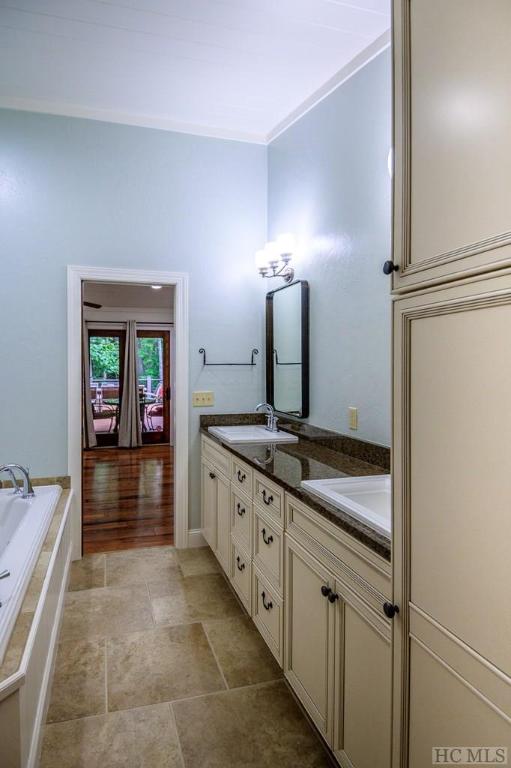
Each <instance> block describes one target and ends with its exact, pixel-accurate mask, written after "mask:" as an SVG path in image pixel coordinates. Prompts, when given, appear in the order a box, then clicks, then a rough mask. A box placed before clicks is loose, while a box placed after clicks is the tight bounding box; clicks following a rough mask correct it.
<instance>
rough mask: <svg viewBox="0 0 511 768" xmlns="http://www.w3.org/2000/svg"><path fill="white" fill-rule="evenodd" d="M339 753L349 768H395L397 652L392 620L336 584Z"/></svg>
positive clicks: (336, 722) (336, 725)
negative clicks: (394, 652)
mask: <svg viewBox="0 0 511 768" xmlns="http://www.w3.org/2000/svg"><path fill="white" fill-rule="evenodd" d="M336 594H339V596H340V597H339V600H338V601H337V617H336V618H337V631H336V646H335V661H336V670H337V679H336V685H337V688H336V695H335V708H334V709H335V747H334V750H335V754H336V757H337V759H338V760H339V762H340V764H341V765H342V766H346V768H375V766H378V768H389V766H390V760H391V719H392V707H391V696H392V650H391V628H390V626H389V622H388V620H386V619H385V618H384V617H383V616H382V617H380V616H378V615H376V614H375V612H374V611H373V610H371V609H370V608H368V607H367V606H366V605H364V604H363V603H362V601H361V600H358V599H357V598H356V596H354V595H353V596H350V598H349V599H348V598H346V599H343V595H342V587H340V586H339V585H337V586H336Z"/></svg>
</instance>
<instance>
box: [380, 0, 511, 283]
mask: <svg viewBox="0 0 511 768" xmlns="http://www.w3.org/2000/svg"><path fill="white" fill-rule="evenodd" d="M510 33H511V3H510V2H509V0H485V2H481V0H448V2H446V1H445V0H414V2H411V0H395V2H394V65H395V66H394V75H395V81H394V86H395V120H394V123H395V127H394V130H395V152H396V155H395V178H394V183H395V187H394V257H393V258H394V262H395V263H396V264H398V265H399V271H398V272H397V273H394V288H395V289H399V290H402V289H406V288H411V287H416V286H420V285H426V284H427V283H432V282H433V281H434V282H437V283H438V282H445V281H446V280H452V279H453V278H455V277H459V276H460V275H467V274H469V273H472V274H474V273H476V272H482V271H488V270H491V269H494V268H496V267H501V266H505V265H508V264H510V263H511V205H510V202H509V179H510V178H511V143H510V141H509V136H510V134H511V90H510V72H511V46H510V45H509V38H510Z"/></svg>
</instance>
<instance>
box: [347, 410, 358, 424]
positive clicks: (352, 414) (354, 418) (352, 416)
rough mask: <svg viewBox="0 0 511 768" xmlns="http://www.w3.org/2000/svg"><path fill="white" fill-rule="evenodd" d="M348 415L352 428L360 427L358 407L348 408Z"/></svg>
mask: <svg viewBox="0 0 511 768" xmlns="http://www.w3.org/2000/svg"><path fill="white" fill-rule="evenodd" d="M348 417H349V422H350V429H358V408H354V407H353V406H351V407H350V408H348Z"/></svg>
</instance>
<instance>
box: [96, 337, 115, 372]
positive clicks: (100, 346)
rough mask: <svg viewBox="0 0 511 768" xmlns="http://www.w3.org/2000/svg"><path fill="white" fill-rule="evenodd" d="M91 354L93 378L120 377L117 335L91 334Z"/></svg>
mask: <svg viewBox="0 0 511 768" xmlns="http://www.w3.org/2000/svg"><path fill="white" fill-rule="evenodd" d="M89 356H90V363H91V369H92V378H93V379H118V378H119V339H118V338H117V337H115V336H91V339H90V344H89Z"/></svg>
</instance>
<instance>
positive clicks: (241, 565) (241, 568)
mask: <svg viewBox="0 0 511 768" xmlns="http://www.w3.org/2000/svg"><path fill="white" fill-rule="evenodd" d="M236 567H237V569H238V571H244V570H245V563H242V562H241V557H240V556H239V555H238V557H237V558H236Z"/></svg>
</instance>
